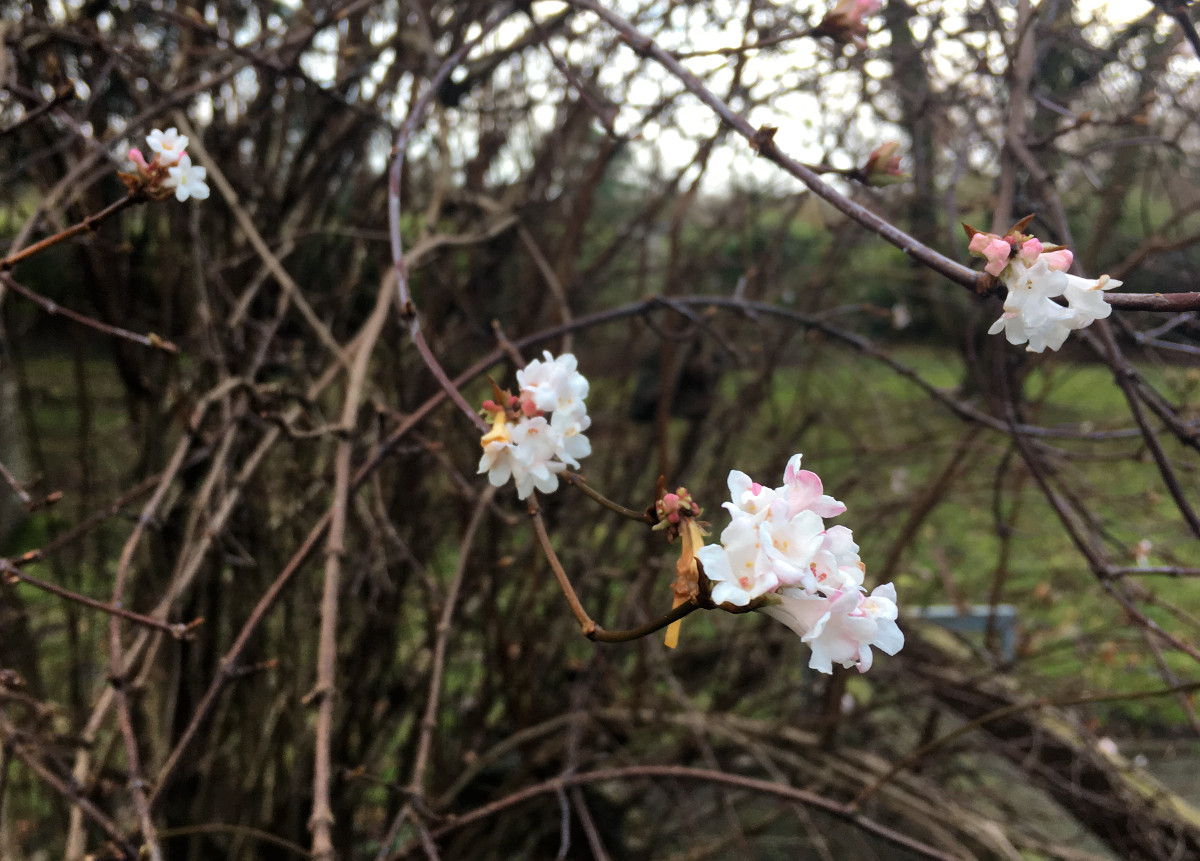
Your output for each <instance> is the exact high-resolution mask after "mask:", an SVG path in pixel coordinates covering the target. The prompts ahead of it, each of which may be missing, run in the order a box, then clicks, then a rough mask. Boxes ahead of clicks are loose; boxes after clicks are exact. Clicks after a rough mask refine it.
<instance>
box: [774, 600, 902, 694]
mask: <svg viewBox="0 0 1200 861" xmlns="http://www.w3.org/2000/svg"><path fill="white" fill-rule="evenodd" d="M776 598H777V599H778V603H775V604H770V605H768V606H766V607H763V608H762V610H763V612H764V613H766V614H767V615H768V616H771V617H772V618H774V619H778V620H779V621H780V622H783V623H784V624H785V625H787V626H788V627H789V628H791V629H792V630H793V631H795V632H796V633H797V634H799V635H800V639H801V640H802V641H803V642H805V643H808V645H809V647H810V648H811V649H812V657H811V658H810V659H809V662H808V665H809V667H810V668H812V669H814V670H818V671H819V672H822V673H832V672H833V665H834V664H841V665H842V666H843V667H857V668H858V671H859V672H860V673H865V672H866V671H867V670H869V669H871V664H872V662H873V656H872V653H871V647H872V646H875V647H876V648H878V649H880V650H881V651H883V652H886V653H887V654H889V655H894V654H896V653H897V652H899V651H900V649H902V648H903V647H904V633H903V632H902V631H901V630H900V627H899V626H898V625H897V624H896V617H897V616H898V614H899V611H898V610H897V607H896V587H895V586H893V585H892V584H891V583H884V584H883V585H882V586H879V587H877V588H876V589H875V591H874V592H872V593H871V595H870V596H869V597H866V596H864V595H863V594H862V592H860V591H859V590H858V589H850V590H848V591H845V592H841V591H838V592H833V593H831V594H830V595H828V596H825V595H811V594H809V593H807V592H803V591H801V590H797V589H783V590H780V591H779V592H778V593H777V594H776Z"/></svg>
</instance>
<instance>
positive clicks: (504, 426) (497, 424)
mask: <svg viewBox="0 0 1200 861" xmlns="http://www.w3.org/2000/svg"><path fill="white" fill-rule="evenodd" d="M492 442H512V434H510V433H509V432H508V419H507V417H505V415H504V411H503V410H501V411H499V412H497V413H496V417H495V418H494V419H492V429H491V430H490V431H488V432H487V433H485V434H484V435H483V436H482V437H480V439H479V444H480V446H482V447H483V448H487V447H488V443H492Z"/></svg>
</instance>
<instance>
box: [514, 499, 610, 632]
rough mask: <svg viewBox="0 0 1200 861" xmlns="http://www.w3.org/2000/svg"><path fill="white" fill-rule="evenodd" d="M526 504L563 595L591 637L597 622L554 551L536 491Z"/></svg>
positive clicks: (534, 529)
mask: <svg viewBox="0 0 1200 861" xmlns="http://www.w3.org/2000/svg"><path fill="white" fill-rule="evenodd" d="M526 506H527V507H528V509H529V517H530V519H531V520H532V521H533V531H534V534H535V535H537V540H538V544H540V545H541V548H542V552H543V553H544V554H545V555H546V561H548V562H549V563H550V568H551V569H552V570H553V571H554V577H555V579H556V580H558V585H559V588H561V589H562V591H563V595H565V596H566V599H567V603H568V604H569V605H570V606H571V612H572V613H574V614H575V618H576V620H578V622H579V627H580V628H582V629H583V634H584V636H585V637H590V636H592V634H593V633H595V631H596V623H595V622H593V621H592V617H591V616H589V615H588V613H587V610H585V609H583V603H582V602H580V600H579V596H578V595H577V594H576V593H575V587H574V586H572V585H571V578H569V577H568V576H567V572H566V571H565V570H563V567H562V563H561V562H559V561H558V554H557V553H555V552H554V547H553V545H551V543H550V535H549V533H547V532H546V522H545V520H543V519H542V511H541V509H540V508H539V507H538V503H537V494H536V493H531V494H530V495H529V500H528V501H527V502H526Z"/></svg>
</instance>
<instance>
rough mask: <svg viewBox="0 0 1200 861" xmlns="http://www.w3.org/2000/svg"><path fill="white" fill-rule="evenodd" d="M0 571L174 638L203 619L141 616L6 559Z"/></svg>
mask: <svg viewBox="0 0 1200 861" xmlns="http://www.w3.org/2000/svg"><path fill="white" fill-rule="evenodd" d="M0 572H3V573H4V575H5V578H6V579H9V580H11V581H13V582H20V583H25V584H27V585H29V586H32V587H34V588H35V589H41V590H42V591H43V592H49V593H50V594H51V595H57V596H58V597H59V598H63V599H65V600H67V601H72V602H74V603H76V604H81V605H83V606H84V607H90V608H92V609H93V610H99V611H100V612H101V613H108V614H109V615H111V616H120V617H121V618H122V619H128V620H129V621H130V622H136V623H137V624H139V625H145V626H146V627H148V628H154V629H155V630H158V631H162V632H163V633H164V634H169V635H170V636H172V637H174V638H175V639H176V640H183V639H186V638H187V637H189V636H190V635H191V632H192V631H193V630H194V629H195V628H196V626H197V625H199V624H200V623H201V622H203V621H204V620H203V619H195V620H193V621H191V622H189V623H187V624H181V623H174V624H172V623H169V622H163V621H161V620H159V619H152V618H150V617H149V616H143V615H142V614H141V613H135V612H133V611H132V610H126V609H125V608H124V607H117V606H114V605H112V604H105V603H104V602H103V601H97V600H96V599H95V598H89V597H88V596H87V595H81V594H79V593H78V592H72V591H71V590H70V589H64V588H63V587H62V586H58V585H56V584H54V583H48V582H46V581H45V580H39V579H38V578H37V577H34V576H32V575H30V574H26V573H25V572H24V571H22V570H21V569H20V568H17V567H16V566H15V565H13V564H12V563H10V562H9V561H8V560H7V559H0Z"/></svg>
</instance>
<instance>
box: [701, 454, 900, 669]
mask: <svg viewBox="0 0 1200 861" xmlns="http://www.w3.org/2000/svg"><path fill="white" fill-rule="evenodd" d="M728 484H729V493H730V496H731V497H732V499H731V501H730V502H727V503H725V508H726V509H728V511H729V513H730V514H731V515H732V518H733V519H732V522H731V523H730V524H729V526H727V527H726V528H725V530H724V531H723V532H722V533H721V543H720V544H709V545H706V546H704V547H702V548H700V549H699V550H698V551H696V559H697V560H698V561H699V563H700V564H701V565H702V566H703V569H704V576H705V577H706V578H707V580H708V581H709V584H710V587H711V589H710V597H711V598H712V601H713V603H715V604H718V605H720V604H729V605H731V606H734V607H746V606H748V605H751V602H755V603H754V605H753V606H754V607H755V608H756V609H760V610H762V611H763V612H764V613H767V614H768V615H770V616H772V617H774V618H776V619H779V620H780V621H781V622H783V623H784V624H786V625H788V627H790V628H791V629H792V630H794V631H795V632H796V633H797V634H799V635H800V638H801V639H802V640H803V641H804V642H805V643H808V645H809V646H810V647H811V648H812V658H811V660H810V662H809V666H811V667H813V668H814V669H817V670H820V671H821V672H823V673H829V672H832V671H833V664H834V663H838V664H842V665H843V666H857V667H858V668H859V670H860V671H862V672H865V671H866V670H867V669H869V668H870V666H871V660H872V653H871V647H872V646H874V647H877V648H879V649H882V650H883V651H885V652H887V653H888V654H895V653H896V652H897V651H899V650H900V648H901V647H902V646H903V645H904V635H903V634H901V633H900V629H899V627H897V625H896V616H897V610H896V589H895V587H894V586H892V584H891V583H888V584H886V585H884V586H880V587H878V588H877V589H876V590H875V591H874V592H872V593H871V595H870V596H869V597H868V596H865V595H864V594H863V588H862V583H863V578H864V574H865V566H864V565H863V563H862V560H861V559H859V556H858V549H859V548H858V545H857V544H856V543H855V542H854V535H853V533H852V532H851V531H850V530H849V529H847V528H846V527H845V526H832V527H829V528H828V529H826V528H825V524H824V521H823V520H822V517H834V516H836V515H838V514H841V513H842V512H844V511H845V510H846V506H845V505H843V504H842V503H841V502H839V501H838V500H836V499H834V498H833V497H832V496H828V495H827V494H826V493H825V492H824V488H823V486H822V484H821V479H820V478H818V477H817V475H816V474H815V473H812V472H809V471H807V470H802V469H800V455H796V456H794V457H793V458H792V459H791V460H789V461H788V465H787V469H786V470H785V471H784V477H783V485H782V486H781V487H777V488H770V487H766V486H764V485H762V484H759V483H758V482H756V481H754V480H753V479H751V478H750V477H749V476H748V475H746V474H745V473H743V472H739V471H737V470H733V471H732V472H730V473H729V481H728ZM764 602H765V603H764Z"/></svg>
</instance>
